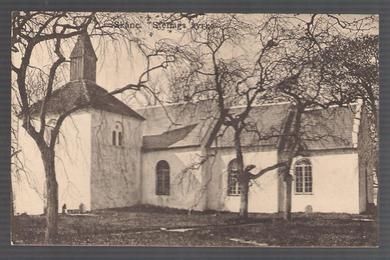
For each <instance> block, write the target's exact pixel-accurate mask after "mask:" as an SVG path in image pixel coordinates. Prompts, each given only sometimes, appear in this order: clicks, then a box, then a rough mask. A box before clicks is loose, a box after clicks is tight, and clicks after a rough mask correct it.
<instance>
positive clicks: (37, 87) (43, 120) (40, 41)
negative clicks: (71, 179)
mask: <svg viewBox="0 0 390 260" xmlns="http://www.w3.org/2000/svg"><path fill="white" fill-rule="evenodd" d="M128 19H134V18H133V17H132V16H130V17H128V16H126V15H125V14H109V13H73V12H45V11H36V12H13V13H12V34H11V50H12V53H13V59H12V64H11V66H12V72H13V76H14V77H15V82H16V87H15V88H14V89H13V90H14V93H13V94H14V95H15V102H16V104H17V106H18V108H17V114H18V116H19V118H20V119H21V121H22V127H23V128H24V129H25V130H26V132H27V133H28V135H29V136H30V137H31V138H32V139H33V140H34V142H35V144H36V145H37V147H38V148H39V151H40V153H41V158H42V161H43V165H44V171H45V183H46V185H45V189H46V196H47V200H46V209H47V212H46V233H45V241H46V243H54V242H55V241H56V237H57V233H58V223H57V222H58V216H57V214H58V183H57V179H56V171H55V145H56V140H57V138H58V135H59V133H60V128H61V126H62V124H63V122H64V121H65V119H66V118H68V117H69V116H70V115H71V114H72V113H74V112H76V111H78V110H80V109H83V108H86V107H88V106H89V105H90V104H88V102H83V103H80V104H73V106H72V107H71V108H69V109H67V110H66V111H63V113H61V114H60V115H58V117H57V118H56V120H55V124H54V125H53V126H50V129H49V128H48V127H49V126H48V122H47V121H48V116H49V115H48V114H49V111H48V103H49V101H50V99H51V96H52V93H53V90H54V89H55V88H56V86H57V85H59V84H60V83H61V79H60V78H59V74H60V73H59V71H60V70H61V69H63V64H64V63H66V62H67V59H66V57H65V56H64V53H63V46H65V44H66V42H67V41H68V39H71V38H73V37H76V36H80V35H82V34H90V35H95V36H98V37H101V38H102V39H103V38H107V39H110V40H117V39H118V38H120V39H122V40H124V41H127V42H128V43H131V44H132V46H133V47H135V48H136V49H137V50H138V51H139V52H141V53H142V55H143V57H144V58H145V64H146V66H145V70H144V71H143V72H142V73H141V74H140V76H139V78H138V80H137V81H136V82H135V83H130V84H127V85H126V86H123V87H120V88H118V89H116V90H114V91H112V92H111V93H107V94H106V95H114V94H119V93H122V92H124V91H131V90H132V91H140V90H147V91H148V90H149V91H151V92H153V91H152V89H151V88H150V87H149V86H148V84H147V83H148V82H149V81H150V77H151V75H150V74H151V73H152V72H154V71H157V70H160V69H165V68H167V66H168V64H169V63H172V62H174V61H175V58H174V51H172V50H170V51H169V54H167V49H166V48H167V46H165V45H164V44H158V43H156V44H155V45H153V47H149V46H148V45H147V44H145V43H144V42H142V41H141V40H139V38H137V37H135V36H134V35H133V34H132V32H131V30H130V31H129V30H126V28H121V27H118V26H116V25H115V24H116V23H118V20H120V21H122V22H126V21H128ZM42 46H43V47H45V48H46V49H48V50H49V53H51V54H52V56H51V61H50V64H49V68H48V69H46V70H45V69H44V68H38V67H35V66H33V64H32V62H31V60H32V58H33V57H34V55H35V51H37V49H39V48H40V47H42ZM37 71H38V72H39V73H38V75H39V80H32V79H33V78H34V77H35V76H34V75H37V73H36V72H37ZM47 131H50V135H47ZM47 136H49V138H47Z"/></svg>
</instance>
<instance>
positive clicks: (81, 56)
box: [70, 33, 97, 82]
mask: <svg viewBox="0 0 390 260" xmlns="http://www.w3.org/2000/svg"><path fill="white" fill-rule="evenodd" d="M96 61H97V57H96V54H95V51H94V49H93V46H92V42H91V39H90V38H89V36H88V34H87V33H83V34H81V35H79V37H78V38H77V42H76V44H75V46H74V48H73V50H72V52H71V54H70V80H71V81H73V80H80V79H87V80H91V81H94V82H95V81H96Z"/></svg>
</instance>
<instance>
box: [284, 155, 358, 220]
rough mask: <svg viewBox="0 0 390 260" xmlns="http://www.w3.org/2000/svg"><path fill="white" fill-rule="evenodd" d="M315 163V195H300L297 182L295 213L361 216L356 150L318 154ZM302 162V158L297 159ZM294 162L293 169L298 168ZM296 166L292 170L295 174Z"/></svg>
mask: <svg viewBox="0 0 390 260" xmlns="http://www.w3.org/2000/svg"><path fill="white" fill-rule="evenodd" d="M307 158H309V159H310V162H311V164H312V176H313V192H312V193H310V194H297V193H296V192H295V180H294V181H293V187H292V188H293V189H292V211H293V212H304V211H305V209H306V207H307V206H309V205H310V206H311V207H312V210H313V212H344V213H359V170H358V156H357V153H356V152H353V151H345V152H343V151H342V150H340V151H329V152H314V153H312V154H311V156H310V157H307ZM299 159H301V157H298V158H296V159H295V160H294V163H295V161H296V160H299ZM294 163H293V166H294ZM293 169H294V167H292V171H291V174H294V172H293Z"/></svg>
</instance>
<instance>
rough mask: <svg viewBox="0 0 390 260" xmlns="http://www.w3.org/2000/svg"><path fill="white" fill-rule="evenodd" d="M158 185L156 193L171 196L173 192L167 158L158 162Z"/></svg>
mask: <svg viewBox="0 0 390 260" xmlns="http://www.w3.org/2000/svg"><path fill="white" fill-rule="evenodd" d="M155 176H156V185H155V195H157V196H169V195H170V192H171V177H170V166H169V163H168V162H167V161H165V160H160V161H158V162H157V164H156V171H155Z"/></svg>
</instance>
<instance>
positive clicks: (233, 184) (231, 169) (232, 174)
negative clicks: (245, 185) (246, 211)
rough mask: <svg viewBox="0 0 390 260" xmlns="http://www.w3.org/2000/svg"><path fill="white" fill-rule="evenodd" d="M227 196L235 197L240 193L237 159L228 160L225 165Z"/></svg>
mask: <svg viewBox="0 0 390 260" xmlns="http://www.w3.org/2000/svg"><path fill="white" fill-rule="evenodd" d="M226 192H227V196H229V197H237V196H240V195H241V185H240V181H239V180H238V169H237V159H233V160H231V161H230V162H229V164H228V167H227V191H226Z"/></svg>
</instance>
